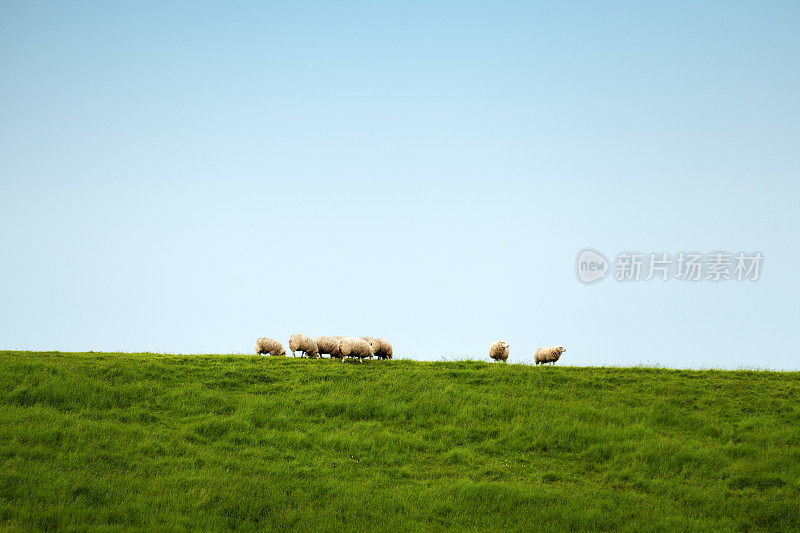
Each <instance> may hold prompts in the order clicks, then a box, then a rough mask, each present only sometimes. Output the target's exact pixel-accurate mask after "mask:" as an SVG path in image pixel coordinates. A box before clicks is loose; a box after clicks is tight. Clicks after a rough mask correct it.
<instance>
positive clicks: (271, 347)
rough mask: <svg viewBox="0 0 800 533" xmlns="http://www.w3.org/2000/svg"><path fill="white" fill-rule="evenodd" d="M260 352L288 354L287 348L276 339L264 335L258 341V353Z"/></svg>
mask: <svg viewBox="0 0 800 533" xmlns="http://www.w3.org/2000/svg"><path fill="white" fill-rule="evenodd" d="M259 354H266V355H286V349H285V348H284V347H283V344H281V343H279V342H278V341H276V340H275V339H269V338H267V337H263V338H261V339H258V340H257V341H256V355H259Z"/></svg>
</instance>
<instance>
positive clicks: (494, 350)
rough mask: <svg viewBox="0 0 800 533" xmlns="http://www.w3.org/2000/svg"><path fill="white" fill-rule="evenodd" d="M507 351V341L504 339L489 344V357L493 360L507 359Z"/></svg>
mask: <svg viewBox="0 0 800 533" xmlns="http://www.w3.org/2000/svg"><path fill="white" fill-rule="evenodd" d="M508 353H509V350H508V343H506V341H495V342H493V343H492V345H491V346H489V357H491V358H492V359H494V360H495V361H507V360H508Z"/></svg>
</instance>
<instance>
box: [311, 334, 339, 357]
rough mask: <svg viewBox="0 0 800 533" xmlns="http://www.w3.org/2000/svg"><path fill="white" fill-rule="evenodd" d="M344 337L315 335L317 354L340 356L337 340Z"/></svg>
mask: <svg viewBox="0 0 800 533" xmlns="http://www.w3.org/2000/svg"><path fill="white" fill-rule="evenodd" d="M343 338H344V337H317V338H316V339H314V342H316V343H317V348H318V349H319V354H320V355H323V354H326V355H330V356H331V357H340V355H339V340H341V339H343Z"/></svg>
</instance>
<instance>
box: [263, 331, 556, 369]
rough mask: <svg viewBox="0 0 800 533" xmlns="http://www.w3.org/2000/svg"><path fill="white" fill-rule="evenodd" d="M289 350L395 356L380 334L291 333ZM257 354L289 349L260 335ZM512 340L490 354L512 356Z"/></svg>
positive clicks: (544, 355) (548, 356)
mask: <svg viewBox="0 0 800 533" xmlns="http://www.w3.org/2000/svg"><path fill="white" fill-rule="evenodd" d="M289 350H290V351H291V352H292V357H295V354H296V353H297V352H300V356H301V357H303V356H305V357H310V358H312V359H319V358H320V357H321V356H323V355H328V356H330V358H331V359H333V358H336V359H341V360H342V362H344V359H345V357H352V358H354V359H358V362H359V363H361V362H363V361H364V359H372V358H373V357H377V358H378V359H391V358H392V344H391V343H390V342H389V341H387V340H386V339H381V338H378V337H361V338H355V337H341V336H339V337H317V338H316V339H312V338H311V337H309V336H308V335H303V334H302V333H295V334H294V335H292V336H291V337H289ZM566 351H567V350H566V348H564V347H563V346H552V347H550V348H539V349H538V350H536V355H535V358H534V360H535V361H536V364H537V365H540V364H547V363H550V364H555V362H556V361H558V359H559V357H561V354H563V353H564V352H566ZM256 354H257V355H286V349H285V348H284V347H283V344H281V343H280V342H278V341H276V340H275V339H270V338H267V337H264V338H261V339H258V341H256ZM508 354H509V349H508V343H507V342H505V341H495V342H493V343H492V345H491V346H489V357H491V358H492V359H494V360H495V361H503V362H505V361H507V360H508Z"/></svg>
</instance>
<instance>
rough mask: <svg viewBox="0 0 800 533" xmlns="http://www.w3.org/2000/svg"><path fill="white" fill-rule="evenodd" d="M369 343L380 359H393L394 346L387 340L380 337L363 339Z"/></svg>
mask: <svg viewBox="0 0 800 533" xmlns="http://www.w3.org/2000/svg"><path fill="white" fill-rule="evenodd" d="M362 338H363V339H365V340H367V342H369V344H370V346H371V347H372V352H373V353H374V354H375V357H377V358H378V359H391V358H392V344H391V343H390V342H389V341H387V340H386V339H381V338H380V337H373V338H367V337H362Z"/></svg>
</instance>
